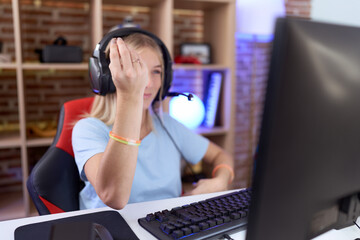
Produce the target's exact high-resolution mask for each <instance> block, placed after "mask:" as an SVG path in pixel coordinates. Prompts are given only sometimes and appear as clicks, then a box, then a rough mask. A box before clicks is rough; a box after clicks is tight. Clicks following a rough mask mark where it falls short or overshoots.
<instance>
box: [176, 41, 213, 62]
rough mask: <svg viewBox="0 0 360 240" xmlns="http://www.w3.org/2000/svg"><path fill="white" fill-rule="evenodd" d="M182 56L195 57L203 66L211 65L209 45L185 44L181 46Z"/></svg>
mask: <svg viewBox="0 0 360 240" xmlns="http://www.w3.org/2000/svg"><path fill="white" fill-rule="evenodd" d="M180 55H181V56H183V57H185V56H186V57H195V58H197V59H198V60H199V61H200V62H201V63H202V64H210V63H211V49H210V45H209V44H207V43H183V44H181V45H180Z"/></svg>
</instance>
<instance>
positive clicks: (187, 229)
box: [181, 227, 192, 236]
mask: <svg viewBox="0 0 360 240" xmlns="http://www.w3.org/2000/svg"><path fill="white" fill-rule="evenodd" d="M181 231H183V232H184V235H185V236H186V235H189V234H192V231H191V229H190V228H188V227H185V228H182V229H181Z"/></svg>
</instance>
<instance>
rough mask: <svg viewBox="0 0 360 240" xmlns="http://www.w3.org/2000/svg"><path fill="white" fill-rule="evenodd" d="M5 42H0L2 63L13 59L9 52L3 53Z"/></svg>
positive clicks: (0, 59)
mask: <svg viewBox="0 0 360 240" xmlns="http://www.w3.org/2000/svg"><path fill="white" fill-rule="evenodd" d="M2 50H3V42H0V63H8V62H10V61H11V56H10V55H9V54H4V53H2Z"/></svg>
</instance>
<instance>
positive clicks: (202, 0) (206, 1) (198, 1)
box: [174, 0, 235, 10]
mask: <svg viewBox="0 0 360 240" xmlns="http://www.w3.org/2000/svg"><path fill="white" fill-rule="evenodd" d="M234 2H235V0H174V8H175V9H191V10H212V9H217V8H219V7H221V6H223V5H224V4H228V3H234Z"/></svg>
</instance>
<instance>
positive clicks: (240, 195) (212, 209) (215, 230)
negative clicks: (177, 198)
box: [139, 189, 251, 240]
mask: <svg viewBox="0 0 360 240" xmlns="http://www.w3.org/2000/svg"><path fill="white" fill-rule="evenodd" d="M250 198H251V189H244V190H240V191H236V192H232V193H229V194H224V195H220V196H217V197H214V198H209V199H206V200H204V201H200V202H194V203H191V204H188V205H184V206H181V207H175V208H173V209H171V210H163V211H159V212H155V213H150V214H148V215H147V216H146V217H144V218H140V219H139V224H140V225H141V226H142V227H143V228H145V229H146V230H147V231H149V232H150V233H151V234H152V235H154V236H155V237H156V238H157V239H161V240H170V239H171V240H172V239H184V240H190V239H209V238H216V237H221V236H222V235H223V234H224V233H226V232H229V231H231V230H234V229H236V228H239V227H241V226H244V225H245V224H246V223H247V215H248V211H249V205H250Z"/></svg>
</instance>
